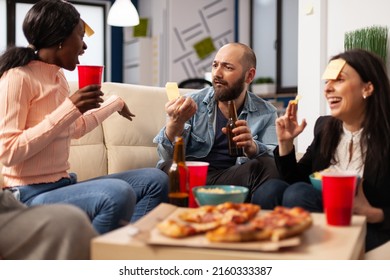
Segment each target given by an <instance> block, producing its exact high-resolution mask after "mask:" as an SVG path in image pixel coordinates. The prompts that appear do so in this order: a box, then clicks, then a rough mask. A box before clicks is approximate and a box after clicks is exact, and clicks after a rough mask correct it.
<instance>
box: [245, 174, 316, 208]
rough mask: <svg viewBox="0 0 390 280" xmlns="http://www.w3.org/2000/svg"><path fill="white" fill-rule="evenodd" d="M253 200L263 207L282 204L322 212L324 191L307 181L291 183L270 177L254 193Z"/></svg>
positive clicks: (273, 206)
mask: <svg viewBox="0 0 390 280" xmlns="http://www.w3.org/2000/svg"><path fill="white" fill-rule="evenodd" d="M251 201H252V203H255V204H259V205H261V207H262V208H263V209H274V208H275V206H278V205H282V206H285V207H294V206H300V207H302V208H304V209H306V210H308V211H311V212H322V193H321V192H320V191H318V190H316V189H315V188H313V186H312V185H311V184H309V183H305V182H297V183H294V184H292V185H290V184H288V183H287V182H285V181H282V180H279V179H270V180H268V181H266V182H265V183H263V184H262V185H261V186H260V187H259V188H258V189H257V190H256V191H255V192H254V193H253V196H252V200H251Z"/></svg>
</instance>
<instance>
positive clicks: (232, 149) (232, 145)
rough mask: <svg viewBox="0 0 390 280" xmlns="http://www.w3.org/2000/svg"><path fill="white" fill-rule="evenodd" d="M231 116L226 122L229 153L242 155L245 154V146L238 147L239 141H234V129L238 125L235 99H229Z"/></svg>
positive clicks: (236, 155) (237, 155)
mask: <svg viewBox="0 0 390 280" xmlns="http://www.w3.org/2000/svg"><path fill="white" fill-rule="evenodd" d="M228 108H229V116H228V121H227V124H226V131H227V137H228V141H229V155H230V156H232V157H242V156H244V148H242V147H237V143H236V142H234V141H233V137H234V136H235V134H234V133H233V132H232V130H233V129H234V128H235V127H236V121H237V111H236V105H235V104H234V101H233V100H229V101H228Z"/></svg>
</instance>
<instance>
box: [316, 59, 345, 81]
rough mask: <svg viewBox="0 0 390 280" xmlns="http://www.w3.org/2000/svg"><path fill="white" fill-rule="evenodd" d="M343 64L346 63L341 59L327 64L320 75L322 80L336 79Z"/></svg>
mask: <svg viewBox="0 0 390 280" xmlns="http://www.w3.org/2000/svg"><path fill="white" fill-rule="evenodd" d="M345 63H346V62H345V60H344V59H341V58H339V59H335V60H332V61H331V62H329V64H328V66H327V67H326V69H325V72H324V74H322V79H323V80H335V79H337V77H338V76H339V74H340V72H341V70H342V69H343V67H344V65H345Z"/></svg>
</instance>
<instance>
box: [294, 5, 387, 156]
mask: <svg viewBox="0 0 390 280" xmlns="http://www.w3.org/2000/svg"><path fill="white" fill-rule="evenodd" d="M311 8H312V9H311ZM310 11H311V13H310ZM389 11H390V1H388V0H370V1H367V0H364V1H363V0H359V1H356V0H321V1H318V0H299V43H298V44H299V45H298V91H299V94H301V95H302V96H303V98H302V100H301V101H300V103H299V105H300V106H299V118H306V120H307V122H308V126H307V127H306V129H305V131H304V132H303V133H302V134H301V135H300V136H299V137H298V141H297V143H298V144H297V146H298V147H297V148H298V151H299V152H304V151H305V150H306V148H307V146H308V145H309V144H310V143H311V141H312V139H313V126H314V123H315V120H316V119H317V118H318V117H319V116H320V115H324V114H326V113H327V112H328V107H327V104H326V102H325V99H324V97H323V85H324V82H323V81H322V80H321V75H322V73H323V71H324V69H325V67H326V65H327V62H328V60H329V58H330V57H331V56H333V55H335V54H337V53H339V52H342V51H343V50H344V33H345V32H349V31H353V30H355V29H359V28H362V27H367V26H372V25H386V26H389V27H390V16H389Z"/></svg>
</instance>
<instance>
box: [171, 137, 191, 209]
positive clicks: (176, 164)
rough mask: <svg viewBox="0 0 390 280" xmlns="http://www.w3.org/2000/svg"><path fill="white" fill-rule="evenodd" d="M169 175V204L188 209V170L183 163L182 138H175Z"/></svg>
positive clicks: (183, 149)
mask: <svg viewBox="0 0 390 280" xmlns="http://www.w3.org/2000/svg"><path fill="white" fill-rule="evenodd" d="M168 175H169V194H168V197H169V203H171V204H173V205H176V206H179V207H188V168H187V166H186V162H185V148H184V140H183V137H181V136H177V137H176V138H175V146H174V150H173V161H172V165H171V168H170V169H169V172H168Z"/></svg>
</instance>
